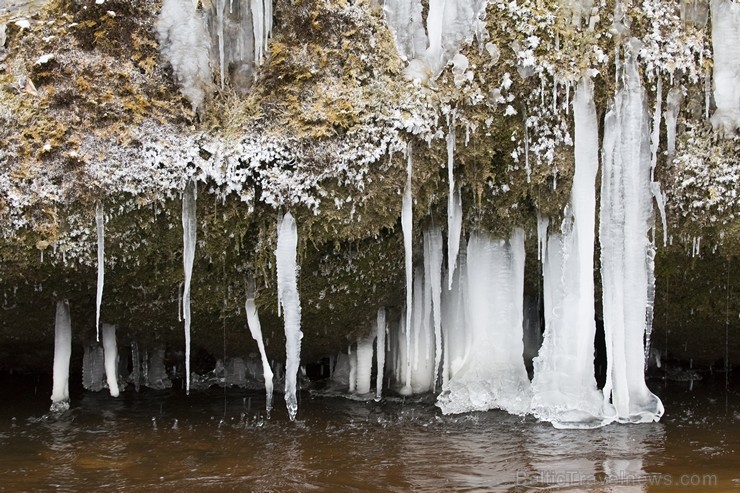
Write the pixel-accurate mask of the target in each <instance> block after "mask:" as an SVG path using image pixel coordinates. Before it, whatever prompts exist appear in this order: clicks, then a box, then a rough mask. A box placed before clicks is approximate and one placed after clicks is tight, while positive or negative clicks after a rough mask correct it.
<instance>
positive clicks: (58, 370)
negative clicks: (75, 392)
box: [51, 300, 72, 412]
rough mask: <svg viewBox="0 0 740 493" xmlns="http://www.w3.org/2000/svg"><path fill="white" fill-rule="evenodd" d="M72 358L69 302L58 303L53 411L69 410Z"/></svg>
mask: <svg viewBox="0 0 740 493" xmlns="http://www.w3.org/2000/svg"><path fill="white" fill-rule="evenodd" d="M71 357H72V322H71V319H70V316H69V302H68V301H67V300H59V301H57V311H56V321H55V324H54V369H53V384H52V390H51V411H52V412H62V411H66V410H67V409H69V359H70V358H71Z"/></svg>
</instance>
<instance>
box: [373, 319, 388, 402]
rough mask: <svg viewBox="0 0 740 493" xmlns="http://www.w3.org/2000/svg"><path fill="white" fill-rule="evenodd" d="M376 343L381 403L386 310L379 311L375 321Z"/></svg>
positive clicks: (376, 387)
mask: <svg viewBox="0 0 740 493" xmlns="http://www.w3.org/2000/svg"><path fill="white" fill-rule="evenodd" d="M375 329H376V339H375V340H376V341H377V342H376V343H375V356H376V359H375V361H376V365H377V366H376V367H375V372H376V376H375V400H376V401H379V400H380V399H381V397H383V377H384V376H385V331H386V322H385V308H380V309H379V310H378V317H377V320H376V321H375Z"/></svg>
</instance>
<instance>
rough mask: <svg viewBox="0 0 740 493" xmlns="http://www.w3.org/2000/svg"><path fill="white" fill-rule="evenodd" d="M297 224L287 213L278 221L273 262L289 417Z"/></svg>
mask: <svg viewBox="0 0 740 493" xmlns="http://www.w3.org/2000/svg"><path fill="white" fill-rule="evenodd" d="M297 249H298V227H297V225H296V222H295V219H293V216H292V214H291V213H290V212H288V213H287V214H285V216H283V217H282V218H281V219H280V220H279V222H278V237H277V249H276V251H275V257H276V263H277V285H278V304H279V305H280V306H281V307H282V314H283V322H284V326H285V357H286V360H285V404H286V406H287V408H288V415H289V417H290V419H291V421H292V420H294V419H295V417H296V414H297V413H298V399H297V397H296V384H297V382H296V381H297V378H298V370H299V366H300V359H301V338H302V337H303V333H302V332H301V301H300V298H299V295H298V264H297V258H296V257H297Z"/></svg>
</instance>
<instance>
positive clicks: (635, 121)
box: [599, 40, 663, 423]
mask: <svg viewBox="0 0 740 493" xmlns="http://www.w3.org/2000/svg"><path fill="white" fill-rule="evenodd" d="M635 44H636V42H635V40H632V41H631V42H630V43H629V45H628V51H629V52H628V54H627V59H626V60H625V63H624V66H623V73H622V87H621V89H620V90H619V91H618V92H617V94H616V96H615V100H614V104H613V105H612V107H611V108H610V110H609V111H608V112H607V114H606V117H605V119H604V138H603V147H602V149H603V171H602V180H601V205H600V225H599V242H600V244H601V266H602V267H601V275H602V285H603V307H604V331H605V336H606V350H607V376H606V384H605V386H604V399H605V405H606V402H608V400H609V398H610V397H611V403H612V404H613V406H614V408H615V412H616V419H617V420H618V421H620V422H633V423H642V422H652V421H657V420H658V419H660V417H661V416H662V415H663V404H662V403H661V401H660V399H659V398H658V397H656V396H655V395H653V394H652V392H650V390H649V389H648V388H647V385H646V384H645V374H644V351H645V347H644V337H645V330H646V316H647V315H648V313H649V312H650V307H649V295H648V292H649V277H650V274H649V268H648V263H649V252H650V251H651V247H652V244H651V242H650V240H649V238H648V233H649V230H650V228H651V227H652V223H653V220H654V218H653V205H652V200H653V196H652V192H651V187H650V171H651V153H650V138H649V136H650V123H649V116H648V112H647V108H646V95H645V90H644V88H643V86H642V83H641V81H640V75H639V72H638V69H637V61H636V58H637V49H636V47H635V46H634V45H635Z"/></svg>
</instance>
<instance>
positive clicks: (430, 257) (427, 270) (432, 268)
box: [424, 227, 443, 390]
mask: <svg viewBox="0 0 740 493" xmlns="http://www.w3.org/2000/svg"><path fill="white" fill-rule="evenodd" d="M442 248H443V242H442V231H441V230H440V229H439V228H437V227H431V228H429V229H427V230H426V231H424V277H425V279H426V280H427V282H426V286H428V287H429V297H431V302H432V307H431V308H432V309H431V313H430V315H431V317H432V325H433V327H434V373H433V377H432V378H433V380H432V390H434V389H435V388H436V384H437V378H438V375H439V371H440V366H441V364H442V260H443V259H442V257H443V254H442Z"/></svg>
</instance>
